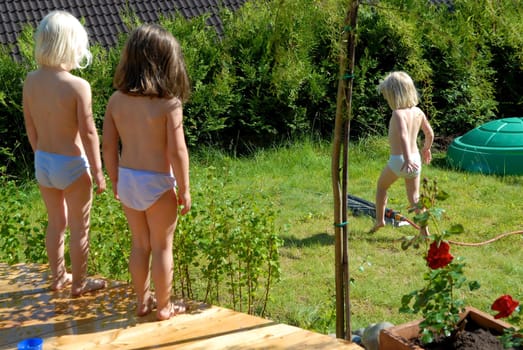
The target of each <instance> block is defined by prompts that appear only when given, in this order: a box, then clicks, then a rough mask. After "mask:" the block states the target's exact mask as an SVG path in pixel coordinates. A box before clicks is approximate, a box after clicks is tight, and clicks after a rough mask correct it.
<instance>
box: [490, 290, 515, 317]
mask: <svg viewBox="0 0 523 350" xmlns="http://www.w3.org/2000/svg"><path fill="white" fill-rule="evenodd" d="M518 306H519V302H518V301H516V300H514V299H512V297H511V296H510V295H502V296H500V297H499V298H497V299H496V301H495V302H494V304H492V306H491V309H492V310H494V311H498V312H499V313H498V314H497V315H495V316H494V318H502V317H508V316H510V314H511V313H512V312H514V310H516V308H517V307H518Z"/></svg>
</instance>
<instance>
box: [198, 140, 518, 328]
mask: <svg viewBox="0 0 523 350" xmlns="http://www.w3.org/2000/svg"><path fill="white" fill-rule="evenodd" d="M387 157H388V148H387V143H386V140H385V139H384V138H376V139H367V140H365V141H362V142H360V143H358V144H355V145H352V146H351V147H350V152H349V180H348V188H349V193H351V194H353V195H356V196H358V197H361V198H364V199H367V200H370V201H374V194H375V184H376V180H377V178H378V176H379V173H380V172H381V169H382V167H383V165H384V164H385V162H386V160H387ZM444 157H445V154H444V153H439V154H438V153H436V154H435V159H434V161H433V163H432V164H431V165H429V166H425V167H424V168H423V172H422V176H423V177H427V178H429V179H437V181H438V184H439V186H440V188H441V189H443V190H445V191H447V192H448V193H449V194H450V198H449V199H448V200H446V201H444V202H441V203H439V206H440V207H442V208H444V209H445V210H446V214H447V215H446V218H445V220H444V221H443V222H442V224H441V225H442V228H446V227H449V226H450V224H452V223H461V224H462V225H464V227H465V233H463V234H462V235H460V236H457V237H456V238H455V239H454V240H459V241H463V242H481V241H484V240H487V239H490V238H492V237H494V236H496V235H498V234H501V233H504V232H508V231H514V230H519V229H521V227H522V219H521V217H522V209H521V206H520V205H519V203H520V200H521V199H520V198H521V189H522V180H523V178H522V177H515V176H514V177H497V176H484V175H481V174H470V173H463V172H457V171H452V170H449V169H448V168H447V167H446V166H445V159H444ZM196 158H197V159H195V161H194V162H193V174H194V175H195V180H196V181H198V180H197V179H198V176H197V173H198V167H199V166H200V165H201V164H202V159H201V157H196ZM209 158H210V157H208V158H206V159H205V161H204V162H203V163H207V162H210V163H213V164H215V165H220V164H222V165H223V163H224V160H223V159H219V157H215V158H214V159H213V160H212V161H211V160H209ZM226 163H227V167H228V169H229V170H230V174H234V179H229V185H228V187H227V188H228V189H227V190H228V191H235V192H238V195H241V193H244V192H248V191H260V192H264V193H265V194H266V195H268V196H269V197H270V198H271V200H272V201H274V202H275V203H276V205H277V206H279V210H280V211H281V212H280V215H279V224H280V225H281V226H282V227H285V231H284V234H283V237H282V238H283V239H284V246H283V247H282V248H281V251H280V254H281V265H282V279H281V281H280V282H279V283H278V284H277V285H276V286H275V287H274V289H273V290H272V298H271V302H270V303H269V306H268V315H267V316H268V317H270V318H272V319H275V320H277V321H279V322H284V323H289V324H293V325H297V326H299V327H302V328H308V329H313V330H316V331H319V332H324V333H333V332H334V331H335V282H334V281H335V276H334V227H333V221H334V219H333V217H334V215H333V200H332V198H333V194H332V183H331V171H330V166H331V145H330V144H328V143H314V142H303V143H300V144H298V145H294V146H290V147H288V148H279V149H275V150H270V151H261V152H259V153H257V154H256V156H254V157H252V158H247V159H234V160H232V159H228V160H227V161H226ZM407 205H408V202H407V199H406V195H405V189H404V185H403V182H402V181H401V180H400V181H398V182H397V183H395V184H394V185H393V186H392V188H391V190H390V192H389V202H388V207H389V208H393V209H395V210H400V211H401V212H402V213H404V214H407V210H406V208H407ZM372 224H373V219H372V218H370V217H350V218H349V226H348V227H349V264H350V267H349V268H350V275H351V276H350V277H351V280H352V284H351V286H350V296H351V327H352V329H357V328H360V327H365V326H367V325H369V324H370V323H376V322H380V321H385V320H386V321H389V322H392V323H394V324H399V323H403V322H405V321H409V320H411V319H413V316H412V315H406V314H400V313H399V312H398V308H399V306H400V300H401V297H402V296H403V295H404V294H407V293H408V292H410V291H412V290H414V289H417V288H418V287H420V286H421V285H422V284H423V280H422V274H423V273H424V272H425V271H426V266H425V264H424V260H423V259H422V255H423V251H422V250H421V249H420V250H415V249H409V250H406V251H403V250H402V249H401V246H400V242H399V239H400V238H401V237H403V236H405V235H414V234H416V233H417V231H415V230H414V229H413V228H411V227H410V226H401V227H392V226H387V227H385V228H383V229H382V230H380V231H378V232H377V233H375V234H368V233H367V232H368V230H369V229H370V228H371V227H372ZM446 225H448V226H446ZM522 243H523V241H522V236H521V235H512V236H510V237H507V238H504V239H502V240H500V241H497V242H495V243H492V244H489V245H486V246H480V247H464V246H453V248H452V252H453V254H454V256H462V257H464V258H465V261H466V263H467V267H466V276H467V278H468V279H469V280H477V281H478V282H479V283H480V284H481V286H482V287H481V288H480V289H479V290H477V291H474V292H471V293H465V294H464V298H465V300H466V302H467V304H470V305H472V306H475V307H477V308H479V309H481V310H484V311H487V312H490V310H489V308H490V305H491V303H492V302H493V301H494V300H495V299H496V298H497V297H498V296H500V295H502V294H511V295H512V296H513V297H514V298H516V299H517V300H520V301H521V300H523V284H522V283H521V282H522V280H523V266H522V264H521V261H522V258H523V251H522ZM520 326H521V325H520Z"/></svg>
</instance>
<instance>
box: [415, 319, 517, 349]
mask: <svg viewBox="0 0 523 350" xmlns="http://www.w3.org/2000/svg"><path fill="white" fill-rule="evenodd" d="M414 343H416V345H418V346H420V347H422V348H424V349H426V350H503V345H502V344H501V342H500V341H499V339H498V338H497V335H496V334H493V333H492V332H491V331H489V330H485V329H483V328H481V327H480V326H479V325H478V324H476V323H475V322H474V321H472V320H467V324H466V326H465V328H464V329H463V330H461V331H459V332H457V333H456V334H454V335H453V336H451V337H441V338H440V339H436V341H434V342H432V343H430V344H425V345H421V344H420V342H419V339H416V340H415V341H414ZM518 349H519V348H518ZM518 349H514V350H518Z"/></svg>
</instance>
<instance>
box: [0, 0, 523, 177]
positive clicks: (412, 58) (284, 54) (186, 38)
mask: <svg viewBox="0 0 523 350" xmlns="http://www.w3.org/2000/svg"><path fill="white" fill-rule="evenodd" d="M434 2H437V1H429V0H380V1H377V0H373V1H370V0H369V1H362V3H361V6H360V10H359V17H358V28H357V33H358V43H357V47H356V53H357V61H356V67H355V80H354V91H353V121H352V123H351V138H353V139H355V138H360V137H365V136H367V135H375V134H384V133H385V130H386V126H387V121H388V117H389V116H390V110H389V109H388V106H387V105H386V103H385V101H384V100H383V99H382V98H381V96H379V94H378V92H377V90H376V86H377V84H378V83H379V81H380V79H382V78H383V76H384V75H385V74H386V73H387V72H389V71H392V70H404V71H407V72H408V73H409V74H410V75H411V76H412V77H413V79H414V80H415V82H416V85H417V87H418V89H419V91H420V94H421V103H420V107H421V108H422V109H424V110H425V111H426V113H427V115H428V116H429V118H430V120H431V123H432V124H433V126H434V129H435V132H436V135H437V136H442V137H445V136H455V135H459V134H463V133H465V132H466V131H468V130H470V129H471V128H472V127H475V126H477V125H480V124H482V123H484V122H486V121H488V120H491V119H494V118H501V117H508V116H523V115H522V114H523V113H521V108H522V103H523V97H522V96H523V84H521V81H522V78H523V38H522V36H521V34H520V33H522V32H523V28H522V26H523V22H522V21H521V18H523V3H522V2H521V1H518V0H497V1H492V0H453V1H452V4H451V5H445V4H443V5H437V4H434ZM346 8H347V1H339V0H323V1H319V0H286V1H283V0H273V1H258V0H251V1H249V2H248V3H246V4H245V5H244V6H243V7H242V8H241V9H239V10H237V11H235V12H230V11H227V10H224V11H222V13H221V14H220V17H221V19H222V21H223V32H222V33H217V32H216V30H215V29H214V28H210V27H208V26H207V25H206V24H205V20H206V18H205V17H198V18H193V19H191V20H186V19H184V18H183V17H182V16H181V15H179V14H174V15H173V16H172V17H170V18H163V19H162V20H161V24H162V25H164V26H165V27H166V28H168V29H169V30H171V31H172V32H173V34H174V35H175V36H176V37H177V38H178V39H179V41H180V42H181V44H182V47H183V50H184V55H185V59H186V63H187V67H188V70H189V75H190V78H191V82H192V87H193V92H192V97H191V99H190V101H189V102H188V103H187V104H186V105H185V125H186V134H187V140H188V143H189V145H190V147H192V148H196V147H198V146H199V145H202V144H206V145H213V146H215V147H220V148H222V149H223V150H225V151H228V152H232V153H234V154H245V153H248V152H249V151H251V150H252V149H254V148H256V147H264V146H270V145H273V144H275V143H278V142H282V141H285V142H287V141H289V140H290V141H292V140H293V139H295V138H298V137H301V136H303V135H311V134H314V135H321V137H326V138H329V137H330V136H331V132H332V129H333V121H334V116H335V102H336V101H335V99H336V89H337V81H338V76H337V74H338V55H339V47H340V43H339V39H340V37H341V32H342V30H343V28H341V26H342V24H343V17H344V15H345V11H346ZM129 23H132V21H130V22H129ZM130 27H132V24H131V25H130ZM32 30H33V29H32V28H26V30H25V31H24V33H23V34H22V35H21V36H20V37H19V43H18V44H19V47H20V51H21V57H19V58H17V59H14V58H13V57H12V56H11V54H10V52H11V48H8V47H2V48H0V77H1V79H0V164H1V168H0V173H2V174H15V175H20V174H28V173H29V172H30V171H31V170H30V169H31V166H32V165H31V163H32V153H31V152H30V148H29V145H28V142H27V140H26V137H25V132H24V126H23V116H22V108H21V103H22V101H21V88H22V83H23V79H24V77H25V74H26V73H27V72H28V71H29V70H31V69H34V68H35V67H34V63H33V60H32ZM124 40H125V34H122V38H121V41H120V44H119V45H118V46H117V47H115V48H113V49H110V50H106V49H103V48H101V47H99V46H97V45H94V46H93V52H94V57H95V60H94V62H93V65H92V66H90V67H89V68H88V69H86V70H84V71H78V72H75V74H78V75H81V76H82V77H84V78H85V79H87V80H88V81H89V82H90V83H91V85H92V91H93V111H94V114H95V118H96V121H97V125H98V126H99V127H101V123H102V120H103V115H104V110H105V104H106V102H107V100H108V98H109V96H110V94H111V93H112V86H111V78H112V74H113V71H114V68H115V66H116V64H117V62H118V58H119V52H120V48H121V45H122V43H123V41H124Z"/></svg>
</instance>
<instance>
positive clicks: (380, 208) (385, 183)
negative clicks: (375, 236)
mask: <svg viewBox="0 0 523 350" xmlns="http://www.w3.org/2000/svg"><path fill="white" fill-rule="evenodd" d="M397 179H398V177H397V176H396V174H394V173H393V172H392V170H390V168H389V167H388V166H385V168H383V171H382V172H381V175H380V177H379V179H378V185H377V189H376V222H375V224H374V227H373V228H372V229H371V230H370V232H376V231H378V230H379V229H380V228H382V227H383V226H385V207H386V206H387V190H388V189H389V187H390V186H391V185H392V184H393V183H394V182H395V181H396V180H397Z"/></svg>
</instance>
